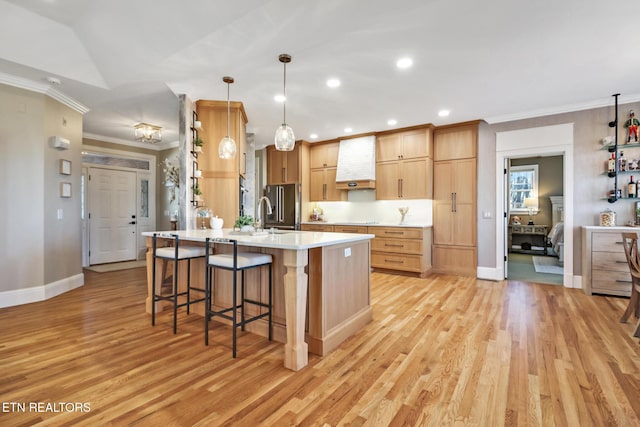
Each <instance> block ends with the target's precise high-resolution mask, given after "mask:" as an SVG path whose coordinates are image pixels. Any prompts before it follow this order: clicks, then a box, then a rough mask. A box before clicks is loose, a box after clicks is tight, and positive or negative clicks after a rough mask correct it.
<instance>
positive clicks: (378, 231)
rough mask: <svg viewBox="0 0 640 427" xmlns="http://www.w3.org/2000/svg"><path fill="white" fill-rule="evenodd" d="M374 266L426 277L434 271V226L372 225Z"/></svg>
mask: <svg viewBox="0 0 640 427" xmlns="http://www.w3.org/2000/svg"><path fill="white" fill-rule="evenodd" d="M369 233H370V234H374V235H375V236H376V237H375V238H374V239H373V240H372V241H371V266H372V267H373V268H374V269H376V270H382V271H384V270H390V272H393V273H407V274H412V275H417V276H420V277H425V276H426V275H427V274H429V272H430V271H431V227H425V228H412V227H369Z"/></svg>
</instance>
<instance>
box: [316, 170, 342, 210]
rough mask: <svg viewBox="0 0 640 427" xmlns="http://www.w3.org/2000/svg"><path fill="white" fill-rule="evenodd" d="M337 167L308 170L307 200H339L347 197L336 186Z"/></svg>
mask: <svg viewBox="0 0 640 427" xmlns="http://www.w3.org/2000/svg"><path fill="white" fill-rule="evenodd" d="M336 172H337V168H322V169H311V170H310V171H309V200H310V201H312V202H320V201H340V200H346V199H347V193H346V192H345V191H342V190H339V189H338V188H336Z"/></svg>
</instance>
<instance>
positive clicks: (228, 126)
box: [227, 82, 231, 138]
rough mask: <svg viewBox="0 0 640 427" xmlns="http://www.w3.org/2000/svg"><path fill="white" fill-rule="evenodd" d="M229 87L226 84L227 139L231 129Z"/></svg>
mask: <svg viewBox="0 0 640 427" xmlns="http://www.w3.org/2000/svg"><path fill="white" fill-rule="evenodd" d="M229 85H230V83H229V82H227V138H228V137H229V128H230V127H231V126H230V123H231V121H230V120H231V119H230V118H229V116H230V111H231V110H230V108H229V105H230V101H229Z"/></svg>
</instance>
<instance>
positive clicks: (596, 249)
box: [582, 227, 638, 297]
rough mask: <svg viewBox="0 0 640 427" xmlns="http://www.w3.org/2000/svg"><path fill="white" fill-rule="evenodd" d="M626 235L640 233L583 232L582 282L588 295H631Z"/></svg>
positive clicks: (600, 229)
mask: <svg viewBox="0 0 640 427" xmlns="http://www.w3.org/2000/svg"><path fill="white" fill-rule="evenodd" d="M623 232H635V233H638V232H637V231H636V230H634V229H631V228H627V227H583V228H582V281H583V289H584V292H585V293H586V294H588V295H591V294H592V293H595V294H604V295H619V296H627V297H628V296H630V295H631V274H630V273H629V266H628V265H627V258H626V256H625V254H624V247H623V245H622V233H623Z"/></svg>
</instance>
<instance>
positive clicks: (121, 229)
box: [89, 168, 137, 265]
mask: <svg viewBox="0 0 640 427" xmlns="http://www.w3.org/2000/svg"><path fill="white" fill-rule="evenodd" d="M136 211H137V209H136V174H135V172H128V171H120V170H111V169H100V168H89V242H90V244H89V248H90V252H89V262H90V264H92V265H93V264H103V263H106V262H118V261H128V260H134V259H136V221H137V220H136Z"/></svg>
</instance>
